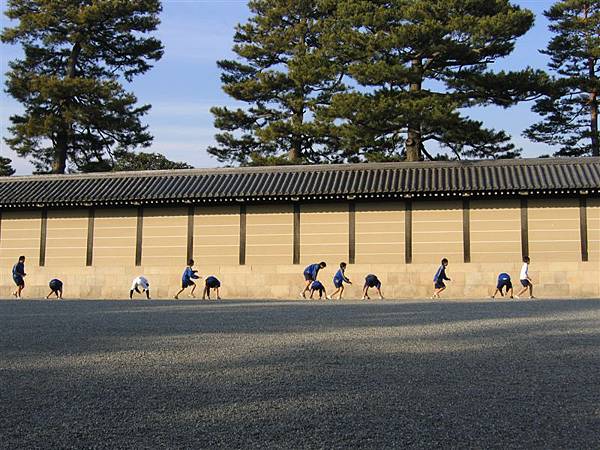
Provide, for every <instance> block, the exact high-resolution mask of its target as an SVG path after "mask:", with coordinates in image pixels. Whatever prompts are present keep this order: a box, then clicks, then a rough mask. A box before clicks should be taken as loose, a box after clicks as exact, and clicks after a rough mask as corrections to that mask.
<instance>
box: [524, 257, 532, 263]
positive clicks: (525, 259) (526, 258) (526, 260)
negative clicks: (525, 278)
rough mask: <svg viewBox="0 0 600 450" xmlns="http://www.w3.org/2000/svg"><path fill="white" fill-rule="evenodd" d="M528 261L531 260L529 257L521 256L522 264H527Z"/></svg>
mask: <svg viewBox="0 0 600 450" xmlns="http://www.w3.org/2000/svg"><path fill="white" fill-rule="evenodd" d="M529 261H531V260H530V259H529V256H523V262H524V263H528V262H529Z"/></svg>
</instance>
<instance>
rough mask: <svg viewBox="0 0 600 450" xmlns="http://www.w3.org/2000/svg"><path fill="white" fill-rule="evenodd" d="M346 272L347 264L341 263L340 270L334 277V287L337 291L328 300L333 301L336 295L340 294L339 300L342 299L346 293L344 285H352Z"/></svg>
mask: <svg viewBox="0 0 600 450" xmlns="http://www.w3.org/2000/svg"><path fill="white" fill-rule="evenodd" d="M345 271H346V263H345V262H343V263H340V269H339V270H338V271H337V272H336V274H335V276H334V277H333V285H334V286H335V291H334V292H333V294H331V295H330V296H328V297H327V298H329V299H331V300H333V299H334V297H335V295H336V294H337V293H339V296H338V300H341V299H342V294H343V293H344V283H348V284H352V282H351V281H350V279H349V278H347V277H346V275H345Z"/></svg>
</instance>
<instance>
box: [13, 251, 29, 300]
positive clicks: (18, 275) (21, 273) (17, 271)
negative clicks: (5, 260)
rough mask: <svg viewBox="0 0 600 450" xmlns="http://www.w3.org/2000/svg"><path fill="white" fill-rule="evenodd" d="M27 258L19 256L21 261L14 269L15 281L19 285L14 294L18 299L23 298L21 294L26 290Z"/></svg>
mask: <svg viewBox="0 0 600 450" xmlns="http://www.w3.org/2000/svg"><path fill="white" fill-rule="evenodd" d="M26 275H27V274H26V273H25V257H24V256H19V260H18V261H17V263H16V264H15V265H14V266H13V268H12V277H13V281H14V282H15V284H16V285H17V290H16V291H15V292H13V295H14V296H15V297H16V298H21V292H23V289H25V276H26Z"/></svg>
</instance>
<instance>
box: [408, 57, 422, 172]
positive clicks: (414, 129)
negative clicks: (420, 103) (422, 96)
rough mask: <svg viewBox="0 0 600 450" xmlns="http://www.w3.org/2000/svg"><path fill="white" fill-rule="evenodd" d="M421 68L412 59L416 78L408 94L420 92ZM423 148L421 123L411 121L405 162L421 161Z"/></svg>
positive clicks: (419, 61) (419, 62)
mask: <svg viewBox="0 0 600 450" xmlns="http://www.w3.org/2000/svg"><path fill="white" fill-rule="evenodd" d="M422 67H423V64H422V62H421V60H420V59H414V60H413V61H412V68H413V72H414V74H415V77H416V78H417V79H416V80H415V81H413V82H412V83H411V84H410V92H411V93H418V92H421V87H422ZM422 146H423V141H422V136H421V122H420V121H416V120H415V121H411V122H410V123H409V124H408V138H407V139H406V160H407V161H420V160H421V159H422V155H421V147H422Z"/></svg>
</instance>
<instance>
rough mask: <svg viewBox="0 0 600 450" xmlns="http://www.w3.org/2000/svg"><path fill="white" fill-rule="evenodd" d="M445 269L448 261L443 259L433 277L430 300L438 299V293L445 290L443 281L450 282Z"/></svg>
mask: <svg viewBox="0 0 600 450" xmlns="http://www.w3.org/2000/svg"><path fill="white" fill-rule="evenodd" d="M446 267H448V260H447V259H446V258H444V259H442V264H441V266H440V267H439V268H438V270H437V272H436V273H435V275H434V276H433V295H432V296H431V298H440V292H442V291H443V290H444V289H446V284H445V283H444V281H452V280H450V278H448V277H447V276H446Z"/></svg>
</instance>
